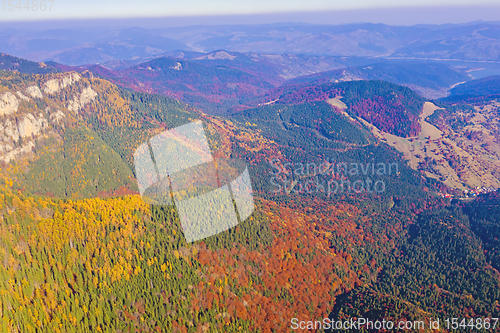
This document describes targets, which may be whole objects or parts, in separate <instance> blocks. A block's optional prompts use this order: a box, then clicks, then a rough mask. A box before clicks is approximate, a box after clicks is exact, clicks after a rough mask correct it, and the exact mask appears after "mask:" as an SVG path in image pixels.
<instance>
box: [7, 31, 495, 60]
mask: <svg viewBox="0 0 500 333" xmlns="http://www.w3.org/2000/svg"><path fill="white" fill-rule="evenodd" d="M0 45H2V47H1V48H0V52H5V53H9V54H13V55H15V56H21V57H24V58H27V59H30V60H32V61H48V60H52V61H56V62H61V63H63V64H67V65H83V64H92V63H104V62H109V61H114V60H135V59H137V58H142V60H143V61H145V60H148V59H150V58H152V57H156V56H161V55H162V54H165V53H166V52H170V51H174V50H183V51H196V52H206V53H207V52H213V51H216V50H222V49H223V50H227V51H232V52H254V53H268V54H283V53H293V54H313V55H336V56H358V57H396V58H402V59H415V58H417V59H452V60H463V61H491V62H498V61H500V24H498V23H484V22H475V23H470V24H447V25H441V26H440V25H417V26H411V27H405V26H389V25H384V24H368V23H360V24H347V25H338V26H334V25H312V24H297V23H284V24H263V25H224V26H192V27H175V28H162V29H145V28H137V27H136V28H121V29H120V28H100V29H94V28H92V26H91V25H89V27H86V28H83V29H81V30H78V31H76V30H71V29H51V30H46V31H36V32H33V33H29V32H27V31H25V30H15V29H9V30H5V31H3V32H0Z"/></svg>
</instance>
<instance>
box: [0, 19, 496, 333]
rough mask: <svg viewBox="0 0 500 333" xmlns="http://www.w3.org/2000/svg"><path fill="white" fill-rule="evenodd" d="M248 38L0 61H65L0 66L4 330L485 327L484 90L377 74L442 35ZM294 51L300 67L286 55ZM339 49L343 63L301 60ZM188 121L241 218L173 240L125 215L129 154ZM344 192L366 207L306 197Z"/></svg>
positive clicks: (137, 34)
mask: <svg viewBox="0 0 500 333" xmlns="http://www.w3.org/2000/svg"><path fill="white" fill-rule="evenodd" d="M260 28H261V30H262V31H263V32H262V31H260V32H259V31H257V30H258V29H257V30H253V28H250V27H234V26H232V27H231V26H229V27H226V28H225V30H224V31H225V32H224V33H222V32H221V30H220V29H221V28H220V27H198V28H197V29H198V30H196V29H195V30H196V33H193V32H192V31H193V30H190V29H180V28H179V29H177V30H175V31H174V30H172V31H167V32H165V33H164V34H163V35H162V36H161V38H160V37H159V36H157V35H155V34H156V33H157V32H155V33H153V32H151V31H145V30H140V29H131V30H130V31H121V32H120V33H118V34H110V35H106V36H104V37H103V38H102V39H99V38H97V37H96V36H95V35H93V37H92V35H91V34H90V35H89V36H80V38H82V40H83V39H85V38H91V37H92V38H93V41H92V43H91V44H88V45H87V46H86V47H85V48H83V49H79V48H76V47H75V46H72V45H70V44H71V43H69V40H66V41H65V43H67V44H64V45H65V46H67V48H66V49H65V51H64V52H62V51H60V50H53V53H51V54H50V57H49V56H48V55H47V54H48V53H46V52H45V51H43V50H38V51H36V50H31V51H30V52H28V51H26V49H22V47H24V46H22V45H20V44H16V45H14V44H12V43H11V44H8V47H6V48H5V49H4V50H0V51H2V52H5V50H17V51H16V52H21V51H22V50H25V51H23V52H27V53H26V54H29V59H31V60H36V59H38V60H41V59H40V57H49V58H50V59H52V60H57V61H61V63H57V62H54V61H50V60H49V59H48V58H47V60H49V61H44V62H43V63H42V62H37V61H31V60H27V59H22V58H17V57H15V56H13V55H9V54H2V55H1V56H0V59H1V61H0V62H1V66H2V67H1V70H0V295H1V299H0V331H2V332H16V333H18V332H23V333H25V332H65V333H66V332H68V333H71V332H75V333H77V332H78V333H79V332H122V333H124V332H176V333H177V332H183V333H207V332H209V333H212V332H213V333H216V332H217V333H218V332H228V333H236V332H261V333H273V332H290V331H291V328H290V325H291V320H292V318H297V320H299V321H311V320H323V318H330V319H332V320H349V319H350V318H358V317H363V318H369V319H371V320H379V319H385V320H394V321H396V320H402V319H406V320H422V321H423V322H425V323H426V324H427V325H428V324H429V321H430V320H431V319H433V320H434V319H440V320H441V321H443V320H444V319H445V318H450V317H460V318H461V317H467V318H496V317H499V316H500V304H499V300H500V292H499V290H500V274H499V270H500V262H499V260H498V254H499V253H500V243H499V241H498V237H497V236H498V232H499V231H500V220H499V217H500V213H499V205H500V196H499V191H498V189H499V188H500V142H499V138H500V129H499V125H500V124H499V122H500V114H499V110H500V102H499V99H500V95H499V93H498V89H497V88H498V87H497V81H498V77H495V76H493V77H487V78H483V79H478V80H474V79H473V78H472V77H470V76H469V75H468V74H467V71H466V70H464V69H463V68H456V67H453V66H450V65H448V64H438V63H433V62H427V61H407V60H405V61H400V60H397V61H393V60H391V59H387V58H384V57H385V56H388V55H397V56H398V57H410V56H412V55H415V54H414V53H415V52H418V54H419V55H420V56H421V57H424V56H425V57H427V53H431V54H435V53H436V52H437V51H435V50H434V48H436V45H435V44H436V43H437V42H436V37H435V36H438V35H439V36H441V37H442V38H445V39H446V38H455V37H456V36H457V35H458V34H459V32H458V30H455V28H454V27H449V29H444V28H443V29H441V28H439V29H438V28H436V27H434V28H433V29H437V30H435V31H429V29H430V28H429V27H428V26H420V27H415V28H414V29H413V30H411V31H406V32H405V31H403V30H400V29H399V28H398V27H390V28H388V27H386V26H383V25H379V26H373V25H366V26H360V25H352V26H347V27H343V28H342V29H340V28H338V27H331V28H328V29H326V28H325V27H322V26H310V25H304V26H301V27H294V28H293V29H289V27H287V26H284V27H276V26H272V27H269V26H263V27H260ZM479 28H484V29H483V30H478V29H479ZM322 29H323V30H324V31H323V30H322ZM325 29H326V30H325ZM360 29H361V30H363V31H361V30H360ZM489 29H491V30H492V31H493V30H494V28H493V27H490V25H486V24H479V27H478V25H470V26H467V27H465V28H463V29H462V30H464V31H465V32H463V31H462V35H461V36H462V37H461V38H460V39H458V41H457V43H459V44H460V45H462V44H463V45H464V46H463V51H461V52H455V53H453V52H452V51H450V50H448V49H447V48H445V47H442V48H441V49H443V48H444V49H445V50H444V51H439V52H441V53H439V54H440V55H441V56H442V57H455V58H460V59H469V60H470V59H472V58H474V59H476V58H481V57H484V54H473V53H471V52H470V51H468V50H469V49H470V48H471V47H472V46H471V45H473V44H474V43H480V42H484V40H486V39H488V38H490V37H489V36H490V34H491V33H492V32H491V31H490V30H489ZM277 31H279V32H286V37H285V38H284V39H279V38H278V37H277V36H278V33H277ZM360 31H361V32H360ZM436 31H437V32H436ZM481 31H482V32H481ZM488 31H490V32H488ZM59 33H60V34H61V36H64V34H63V32H59ZM8 34H11V37H12V36H13V35H15V34H16V32H15V31H13V32H12V31H11V32H5V33H4V35H2V36H1V37H2V38H4V39H6V40H11V39H9V36H8ZM468 34H472V35H473V36H474V39H473V40H470V39H467V38H466V37H463V36H468ZM110 36H111V37H110ZM113 36H114V37H113ZM174 36H181V38H180V39H179V40H176V39H174V38H173V37H174ZM416 36H419V38H420V40H419V41H418V42H411V40H413V39H414V38H415V37H416ZM454 36H455V37H454ZM84 37H85V38H84ZM125 37H126V39H127V44H126V45H124V44H119V43H117V40H119V39H122V38H125ZM257 37H258V38H257ZM34 38H35V37H34ZM50 38H51V39H57V38H59V37H57V38H56V37H54V36H52V37H50ZM61 38H63V37H61ZM65 38H66V37H65ZM456 38H458V37H456ZM35 39H36V38H35ZM63 39H64V38H63ZM332 39H334V40H335V43H330V42H332ZM290 40H294V41H295V42H294V43H295V44H294V45H295V48H294V49H293V50H294V51H295V53H292V52H284V51H283V50H290V49H289V48H288V46H287V45H289V41H290ZM347 40H350V42H349V43H351V44H352V46H353V48H352V50H354V51H356V52H354V51H352V52H353V53H354V54H351V55H346V56H339V55H329V54H309V53H308V52H305V51H307V50H308V49H307V48H306V46H307V45H311V44H310V43H311V41H322V42H321V44H319V45H323V46H318V47H324V48H325V50H326V51H328V52H331V53H336V52H338V49H339V48H340V46H341V45H344V44H345V42H346V41H347ZM446 40H447V39H446ZM328 43H330V46H328V47H326V45H327V44H328ZM145 44H148V45H150V46H149V47H150V48H146V47H144V45H145ZM349 45H350V44H349ZM443 45H445V44H443ZM492 45H493V46H495V45H496V44H494V43H493V44H492ZM132 46H133V47H132ZM187 46H189V49H188V47H187ZM26 47H27V46H26ZM162 47H163V48H162ZM308 47H310V46H308ZM343 47H344V48H345V47H347V46H346V45H344V46H343ZM21 49H22V50H21ZM360 49H362V51H360ZM441 49H440V50H441ZM412 50H413V51H412ZM125 51H126V52H125ZM271 51H272V52H274V53H272V52H271ZM326 51H325V52H326ZM410 51H411V52H414V53H411V52H410ZM121 52H124V53H126V56H123V57H121V56H111V55H112V54H118V53H121ZM301 52H302V53H305V54H301ZM328 52H326V53H328ZM491 52H492V57H493V58H492V59H495V61H496V58H495V53H494V49H493V50H492V51H491ZM13 53H14V52H13ZM410 53H411V54H410ZM381 55H384V57H381ZM375 56H376V58H374V57H375ZM379 56H380V57H379ZM119 58H120V59H119ZM132 58H133V59H132ZM44 60H45V58H44ZM195 121H199V122H200V123H201V124H202V125H201V126H202V129H203V135H204V136H205V139H204V140H206V145H207V146H208V148H209V151H210V154H211V155H212V157H213V159H214V160H215V161H221V160H222V159H235V160H239V161H240V162H241V163H243V164H244V165H245V166H246V168H247V171H248V175H249V178H250V180H251V191H252V192H251V195H252V197H251V199H252V203H253V207H254V210H253V213H252V214H251V215H250V217H249V218H247V219H245V220H242V221H240V223H238V224H237V225H236V226H234V227H231V228H229V229H228V230H225V231H223V232H219V233H216V234H214V235H212V236H210V237H206V238H204V239H200V240H195V241H188V240H187V239H186V237H185V234H184V233H185V227H186V226H185V221H184V220H183V219H182V216H181V213H180V208H179V207H180V205H179V203H178V202H176V203H175V204H170V205H159V204H156V205H154V204H148V203H146V202H145V200H144V198H143V197H141V195H140V193H139V186H138V178H139V179H140V175H139V174H138V169H137V165H136V163H135V162H136V160H135V158H136V157H135V152H136V150H137V149H138V147H140V146H142V145H144V143H147V142H149V145H151V147H149V146H148V144H146V145H145V147H147V149H146V150H148V152H149V150H151V151H153V150H154V149H155V148H154V147H153V145H152V144H151V141H150V140H151V139H152V138H155V137H156V138H158V136H159V135H161V134H162V133H166V132H167V131H170V130H172V129H178V128H181V127H182V126H184V125H189V124H192V123H193V122H195ZM194 146H197V145H194ZM155 154H156V153H155ZM152 156H153V158H152V159H151V163H153V159H154V165H155V166H153V167H152V168H153V169H155V172H156V173H158V174H159V169H158V168H159V167H158V165H159V162H161V161H159V160H157V159H156V158H157V157H155V155H152ZM156 156H158V155H156ZM170 157H171V158H174V159H175V158H179V157H178V156H176V155H172V156H170ZM322 164H323V165H329V166H335V170H336V172H321V170H320V169H317V168H316V166H319V165H322ZM214 165H215V166H214V168H215V170H216V171H217V172H221V171H222V170H223V165H222V163H221V164H219V162H217V163H215V164H214ZM311 166H312V167H313V172H309V171H310V170H309V169H310V167H311ZM339 166H342V167H339ZM359 166H360V169H359V170H360V171H359V172H358V171H353V170H358V167H359ZM386 168H388V169H386ZM304 170H306V171H304ZM369 170H373V172H371V171H369ZM380 170H384V171H380ZM387 170H390V171H387ZM167 171H168V169H167ZM393 171H394V172H393ZM170 176H171V175H169V177H170ZM198 176H199V175H198ZM202 177H205V175H202ZM206 178H208V176H206ZM347 181H348V182H349V184H359V183H360V182H361V183H362V184H365V183H368V182H369V183H370V184H373V183H374V182H378V184H383V188H382V187H379V190H377V191H372V190H367V189H366V188H365V187H362V190H351V188H349V189H350V190H349V191H344V188H343V187H342V191H335V192H331V191H329V188H328V191H327V190H326V188H323V189H322V188H321V186H318V184H319V183H320V184H341V183H342V184H343V183H344V182H347ZM285 183H286V184H288V187H287V188H285V189H284V190H282V191H279V190H277V187H276V184H285ZM311 184H312V185H311ZM315 184H316V187H315V189H314V190H313V189H312V187H314V185H315ZM221 186H222V185H221ZM226 186H227V185H226ZM231 186H233V185H231ZM328 186H329V185H328ZM349 186H351V185H349ZM352 187H353V188H354V185H352ZM358 189H359V187H358ZM236 199H237V197H234V198H233V199H231V200H232V201H234V202H232V204H233V206H234V207H236V209H238V208H237V207H239V206H238V205H237V200H236ZM457 199H467V200H457ZM233 206H231V208H234V207H233ZM237 212H238V216H241V215H240V213H241V211H237ZM307 331H310V332H325V333H326V332H328V330H324V331H323V330H314V329H308V330H307ZM360 331H363V332H365V331H366V332H368V331H369V330H360ZM427 331H430V330H427ZM441 331H442V332H445V331H446V330H445V329H443V330H441ZM477 331H478V332H487V331H488V330H487V329H478V330H477Z"/></svg>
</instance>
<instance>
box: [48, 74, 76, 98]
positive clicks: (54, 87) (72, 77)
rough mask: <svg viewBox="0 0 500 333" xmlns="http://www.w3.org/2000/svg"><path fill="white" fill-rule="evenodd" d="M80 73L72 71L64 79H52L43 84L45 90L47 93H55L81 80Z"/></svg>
mask: <svg viewBox="0 0 500 333" xmlns="http://www.w3.org/2000/svg"><path fill="white" fill-rule="evenodd" d="M80 79H81V77H80V75H78V74H76V73H70V74H68V75H67V76H65V77H63V78H62V79H51V80H48V81H47V82H45V84H44V86H43V91H44V92H45V93H47V94H54V93H56V92H58V91H59V90H61V89H64V88H66V87H67V86H70V85H72V84H73V83H75V82H78V81H80Z"/></svg>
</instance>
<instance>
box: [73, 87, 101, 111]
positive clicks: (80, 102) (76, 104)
mask: <svg viewBox="0 0 500 333" xmlns="http://www.w3.org/2000/svg"><path fill="white" fill-rule="evenodd" d="M96 96H97V93H96V92H95V91H94V90H93V89H92V87H87V88H85V89H83V90H82V93H81V94H80V97H78V96H75V97H74V98H73V100H72V101H70V102H69V103H68V110H70V111H73V112H75V113H78V111H79V110H80V108H82V107H83V106H84V105H85V104H87V103H89V102H91V101H93V100H94V99H95V97H96Z"/></svg>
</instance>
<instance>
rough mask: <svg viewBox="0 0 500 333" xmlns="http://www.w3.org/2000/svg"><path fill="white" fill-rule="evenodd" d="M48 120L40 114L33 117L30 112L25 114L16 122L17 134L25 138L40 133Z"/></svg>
mask: <svg viewBox="0 0 500 333" xmlns="http://www.w3.org/2000/svg"><path fill="white" fill-rule="evenodd" d="M47 125H48V122H47V120H46V119H45V118H44V117H43V115H42V114H40V115H39V117H37V118H35V117H34V116H33V115H32V114H27V115H26V116H25V117H24V118H22V119H21V120H20V121H19V123H18V125H17V126H18V131H19V136H21V137H22V138H27V137H31V136H36V135H38V134H40V132H41V131H42V129H43V128H45V127H47Z"/></svg>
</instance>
